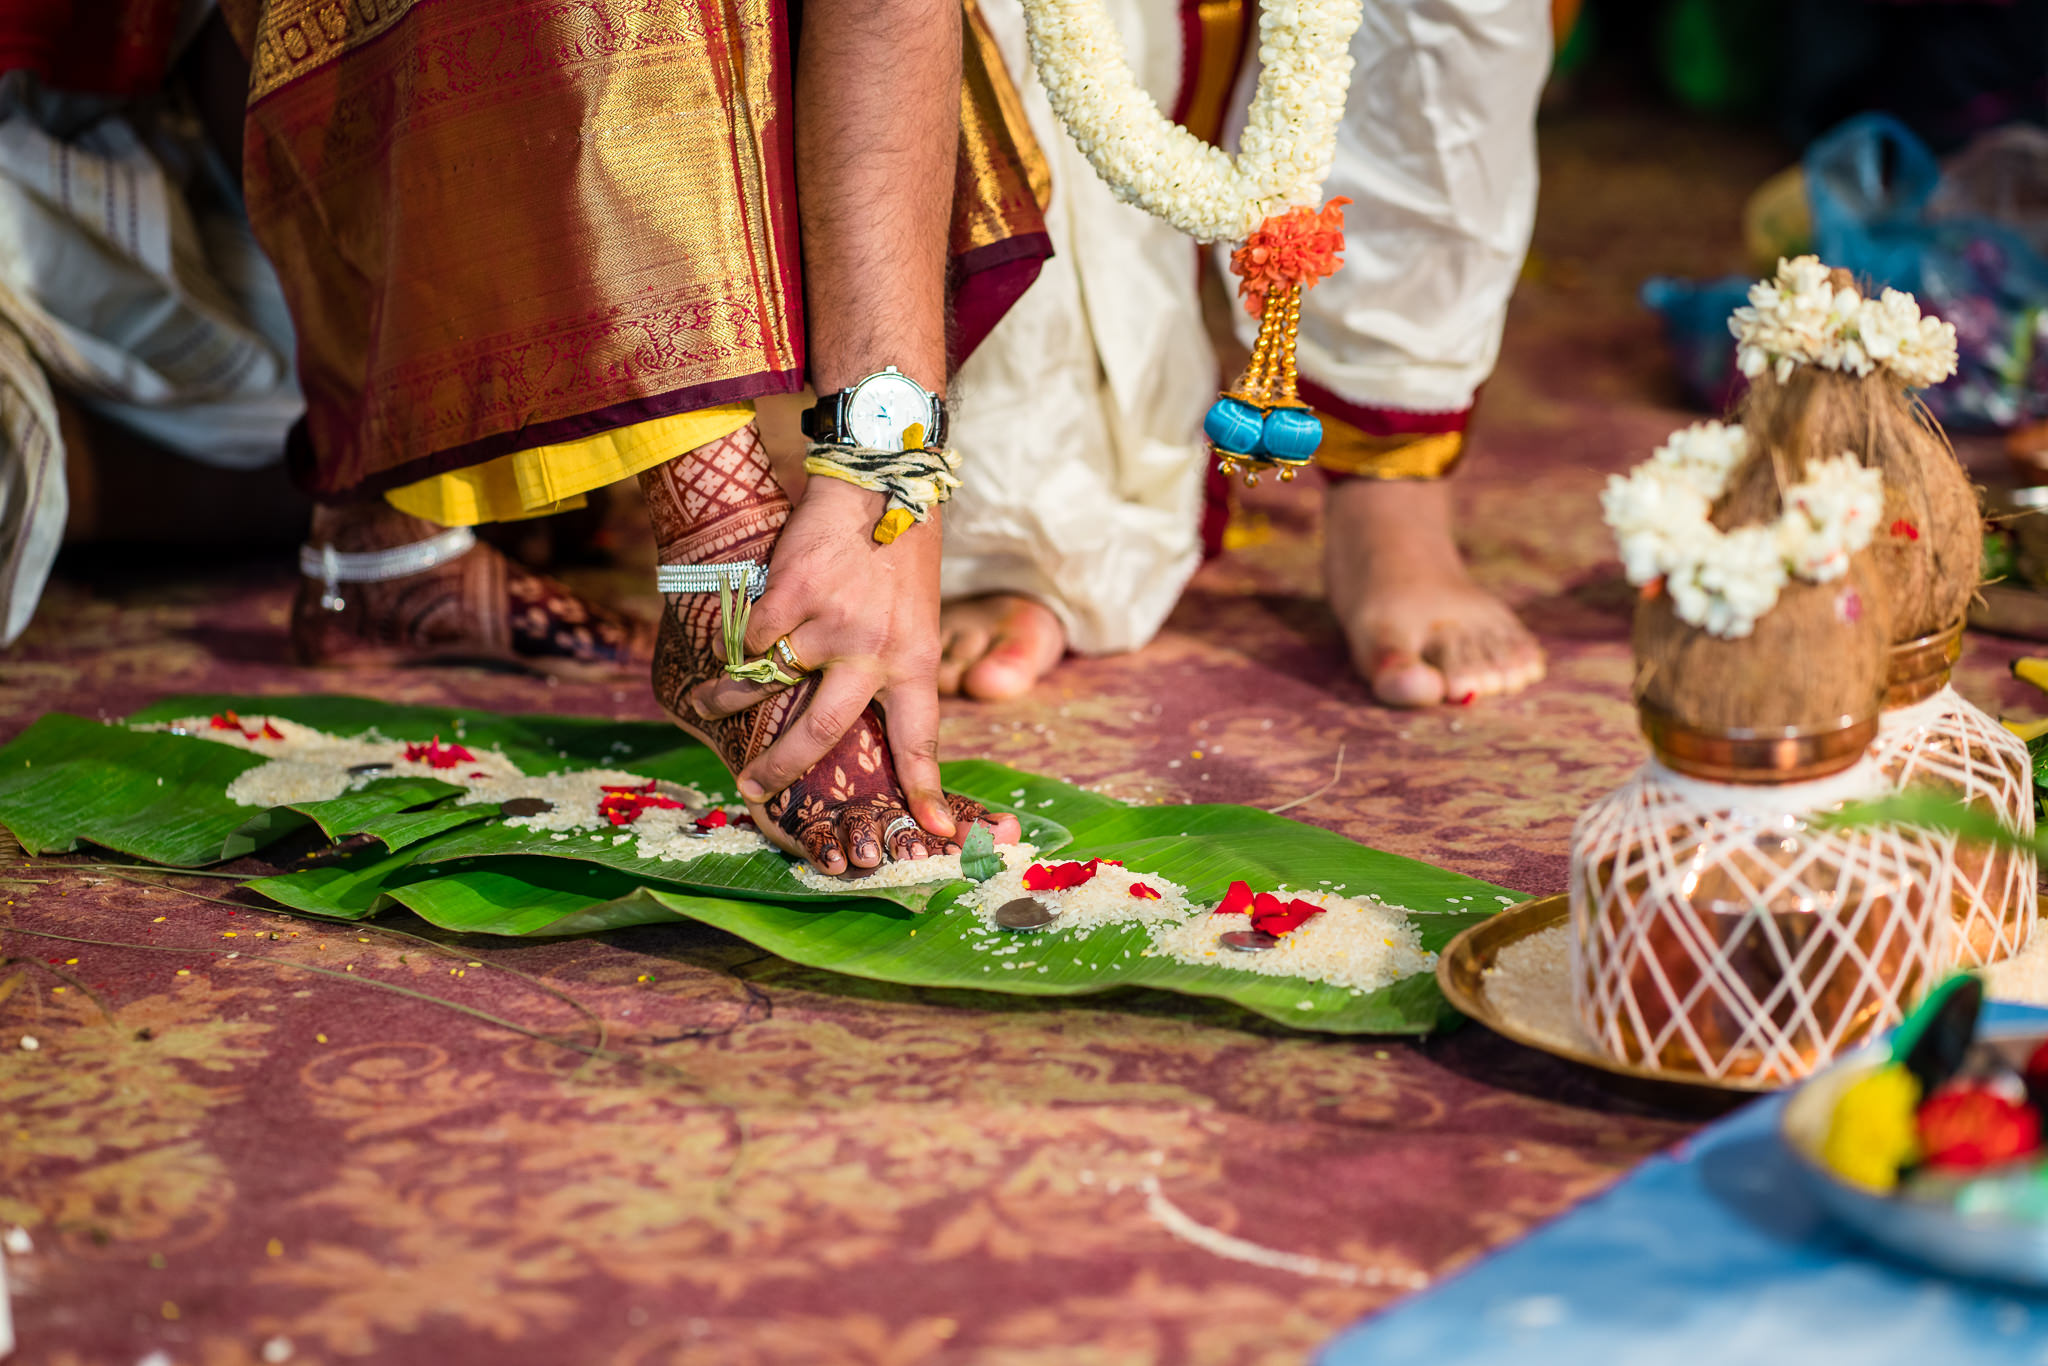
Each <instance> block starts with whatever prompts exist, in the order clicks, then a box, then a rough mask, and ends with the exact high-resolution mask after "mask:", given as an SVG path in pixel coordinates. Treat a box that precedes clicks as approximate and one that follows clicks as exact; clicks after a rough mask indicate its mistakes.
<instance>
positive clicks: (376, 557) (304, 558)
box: [299, 526, 476, 612]
mask: <svg viewBox="0 0 2048 1366" xmlns="http://www.w3.org/2000/svg"><path fill="white" fill-rule="evenodd" d="M475 546H476V533H475V532H474V531H471V530H470V529H469V528H468V527H466V526H454V527H449V528H448V529H447V530H446V531H444V532H442V533H441V534H440V535H438V536H429V537H428V538H427V539H426V540H424V541H414V542H413V543H412V544H411V545H395V546H392V547H391V548H390V549H389V550H360V551H353V550H336V549H335V548H334V547H333V546H331V545H319V546H315V545H302V546H300V547H299V572H300V573H301V574H304V575H305V576H306V577H307V578H309V579H318V580H320V590H321V591H320V605H321V606H322V607H324V608H326V609H327V610H328V611H330V612H339V611H341V610H342V609H343V608H344V607H347V606H348V602H347V600H346V599H344V598H343V597H342V596H341V588H340V586H341V585H342V584H344V583H382V582H384V581H385V580H386V579H405V578H410V577H412V576H413V575H414V574H424V573H426V572H427V571H428V570H429V569H433V568H435V567H437V566H439V565H444V564H447V563H448V562H449V561H450V560H455V559H460V558H461V557H462V556H464V555H467V554H468V553H469V552H470V551H471V550H472V549H474V548H475Z"/></svg>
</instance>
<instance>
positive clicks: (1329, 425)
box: [1316, 413, 1465, 479]
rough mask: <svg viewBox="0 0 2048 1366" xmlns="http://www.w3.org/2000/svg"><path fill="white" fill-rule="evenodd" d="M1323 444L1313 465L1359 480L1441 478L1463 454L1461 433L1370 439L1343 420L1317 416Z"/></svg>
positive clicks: (1463, 445)
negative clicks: (1319, 419)
mask: <svg viewBox="0 0 2048 1366" xmlns="http://www.w3.org/2000/svg"><path fill="white" fill-rule="evenodd" d="M1317 416H1318V417H1320V418H1322V420H1323V445H1322V449H1321V450H1319V451H1317V452H1316V464H1317V465H1319V466H1321V467H1322V468H1323V469H1326V470H1329V471H1330V472H1331V473H1333V474H1348V475H1353V476H1355V477H1357V478H1360V479H1442V478H1443V477H1444V476H1446V475H1448V474H1449V473H1450V472H1451V471H1452V470H1453V469H1455V468H1457V464H1458V461H1459V460H1461V459H1463V458H1464V455H1465V434H1464V433H1463V432H1428V433H1422V434H1412V435H1402V436H1373V435H1371V434H1370V433H1367V432H1362V431H1360V430H1358V428H1356V427H1354V426H1352V425H1351V424H1350V423H1348V422H1346V421H1344V420H1343V419H1342V418H1335V417H1332V416H1330V415H1329V414H1328V413H1318V414H1317Z"/></svg>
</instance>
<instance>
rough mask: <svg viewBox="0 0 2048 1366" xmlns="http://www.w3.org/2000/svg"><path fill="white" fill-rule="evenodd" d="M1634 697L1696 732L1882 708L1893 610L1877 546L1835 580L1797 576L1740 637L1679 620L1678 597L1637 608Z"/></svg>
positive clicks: (1810, 721) (1827, 719)
mask: <svg viewBox="0 0 2048 1366" xmlns="http://www.w3.org/2000/svg"><path fill="white" fill-rule="evenodd" d="M1634 643H1635V656H1636V682H1635V693H1636V700H1637V701H1638V702H1639V703H1642V704H1645V705H1648V706H1651V707H1655V708H1657V709H1658V710H1660V711H1663V712H1665V713H1666V714H1668V715H1669V716H1671V717H1672V718H1673V719H1674V720H1676V721H1678V722H1679V723H1680V724H1682V725H1686V726H1690V727H1693V728H1694V729H1697V730H1711V731H1720V730H1752V729H1756V728H1759V727H1768V726H1801V727H1811V728H1819V727H1825V726H1830V725H1833V724H1834V723H1836V722H1838V721H1840V720H1841V719H1842V718H1843V717H1858V718H1861V717H1869V716H1875V715H1876V714H1877V712H1878V705H1879V699H1880V697H1881V696H1882V694H1883V691H1884V679H1885V662H1886V658H1887V656H1888V654H1889V653H1890V646H1891V613H1890V611H1889V608H1888V606H1887V603H1886V599H1885V595H1884V593H1883V591H1882V590H1881V588H1880V586H1879V571H1878V567H1877V565H1876V563H1875V561H1874V559H1873V557H1872V556H1871V553H1870V552H1869V551H1867V550H1866V551H1864V552H1862V553H1861V554H1859V555H1857V556H1856V557H1855V559H1854V560H1852V561H1851V562H1850V566H1849V572H1848V573H1846V574H1844V575H1843V576H1842V577H1841V578H1839V579H1835V580H1834V581H1832V582H1830V583H1819V584H1815V583H1806V582H1804V581H1802V580H1799V579H1794V580H1792V581H1791V582H1790V583H1788V584H1786V585H1785V589H1784V591H1783V592H1782V593H1780V594H1779V595H1778V602H1777V605H1776V606H1774V607H1772V608H1771V610H1770V611H1768V612H1766V613H1764V615H1763V616H1762V617H1761V618H1760V619H1759V620H1758V621H1757V623H1756V626H1755V628H1754V629H1753V630H1752V631H1751V632H1750V633H1749V634H1748V635H1746V636H1743V637H1742V638H1740V639H1738V640H1724V639H1722V638H1720V637H1718V636H1711V635H1708V634H1707V633H1706V632H1705V631H1703V630H1701V629H1700V628H1699V627H1697V626H1691V625H1688V624H1687V623H1685V622H1683V621H1680V620H1679V618H1678V613H1677V612H1676V611H1674V610H1673V608H1672V603H1671V596H1670V594H1668V593H1658V594H1656V595H1654V596H1652V597H1649V598H1647V599H1645V600H1644V601H1643V602H1642V603H1641V604H1639V605H1638V607H1637V608H1636V619H1635V641H1634Z"/></svg>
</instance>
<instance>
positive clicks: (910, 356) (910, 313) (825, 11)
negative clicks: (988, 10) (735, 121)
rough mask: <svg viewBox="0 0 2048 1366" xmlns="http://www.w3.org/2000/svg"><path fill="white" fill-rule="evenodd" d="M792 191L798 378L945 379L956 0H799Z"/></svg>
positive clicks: (828, 383)
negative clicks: (805, 372)
mask: <svg viewBox="0 0 2048 1366" xmlns="http://www.w3.org/2000/svg"><path fill="white" fill-rule="evenodd" d="M798 52H799V54H800V60H799V63H798V68H797V76H796V165H797V205H798V214H799V218H800V220H801V224H802V230H803V252H804V296H805V311H806V313H807V315H808V317H807V325H808V330H809V335H810V364H811V379H812V382H813V384H814V385H815V386H816V387H817V390H818V392H820V393H830V392H832V391H834V390H836V389H840V388H843V387H844V386H846V385H848V384H851V383H852V382H853V381H855V380H856V379H859V378H860V377H861V376H862V375H865V374H869V373H871V372H873V371H875V370H879V369H881V368H882V367H883V366H884V365H894V366H896V367H898V368H899V369H901V370H902V371H903V372H904V373H905V374H907V375H909V376H910V377H911V378H913V379H915V380H917V381H918V382H919V383H920V384H923V385H924V386H925V387H926V388H928V389H932V390H934V391H943V390H944V388H945V380H946V240H947V229H948V223H949V221H950V216H951V210H952V201H953V167H954V160H955V157H956V155H957V152H958V147H959V138H960V0H805V4H804V7H803V38H802V42H801V44H800V45H799V48H798Z"/></svg>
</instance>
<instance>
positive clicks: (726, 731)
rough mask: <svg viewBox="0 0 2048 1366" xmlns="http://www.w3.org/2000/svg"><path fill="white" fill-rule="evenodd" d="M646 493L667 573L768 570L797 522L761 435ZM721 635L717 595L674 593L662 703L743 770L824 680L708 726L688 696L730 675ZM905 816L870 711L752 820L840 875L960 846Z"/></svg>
mask: <svg viewBox="0 0 2048 1366" xmlns="http://www.w3.org/2000/svg"><path fill="white" fill-rule="evenodd" d="M640 487H641V490H642V492H643V493H644V494H645V495H646V499H647V511H648V516H649V517H651V518H652V519H653V522H654V535H655V541H656V543H657V545H658V546H659V547H660V552H661V562H662V563H663V564H739V563H743V562H746V561H753V562H756V563H759V564H767V563H768V562H769V560H770V558H771V557H772V555H773V553H774V549H775V540H776V537H777V536H778V535H780V534H781V531H782V525H783V523H784V522H786V521H788V520H789V513H790V503H789V499H788V498H787V497H786V496H785V495H784V494H783V492H782V489H781V487H780V486H779V485H777V484H776V482H775V477H774V474H773V472H772V471H771V470H770V468H769V464H768V455H767V452H766V450H765V449H764V448H763V447H762V444H761V438H760V435H759V433H758V432H757V431H756V430H755V429H754V428H753V427H752V426H748V427H743V428H741V429H740V430H739V431H737V432H735V433H733V434H732V435H731V436H729V437H725V438H723V439H721V440H718V441H714V442H711V443H709V444H707V445H704V446H700V447H698V448H697V449H696V450H694V451H691V452H689V453H687V454H685V455H682V456H679V457H678V458H676V459H674V460H671V461H669V462H668V463H667V464H666V465H662V466H659V467H657V468H655V469H652V470H649V471H647V472H646V473H644V474H642V475H641V476H640ZM722 635H723V632H722V623H721V621H720V617H719V605H718V594H716V593H678V594H670V595H668V596H667V597H666V598H665V600H664V606H663V609H662V619H661V627H660V633H659V636H658V638H657V640H656V643H655V650H654V695H655V698H656V700H657V701H659V702H660V703H661V704H662V706H663V707H665V708H667V710H668V712H669V715H670V716H672V717H673V718H674V719H675V721H676V724H678V725H680V726H681V727H682V728H683V729H684V730H686V731H688V732H689V733H690V734H692V735H694V736H696V737H697V738H698V739H700V740H702V741H704V743H705V744H707V745H709V746H711V748H712V749H713V750H715V751H716V752H717V754H718V756H719V758H720V759H722V760H723V761H724V763H725V766H726V768H727V769H728V770H729V771H731V772H734V773H737V772H739V771H740V770H741V769H742V768H744V767H745V766H746V764H747V762H748V761H749V760H751V759H752V758H753V757H754V756H755V755H757V754H759V753H760V752H761V751H762V750H764V749H766V748H767V747H768V745H769V744H770V743H771V742H772V741H773V740H774V739H775V737H776V736H778V735H780V734H781V733H782V732H783V730H784V729H785V728H786V727H788V726H789V725H790V724H792V723H793V722H794V721H795V720H796V718H798V717H799V716H801V715H802V713H803V709H804V706H805V704H806V703H807V702H808V701H809V700H810V697H811V695H812V693H813V692H815V691H816V689H817V686H818V679H817V676H815V675H814V676H812V677H808V678H805V679H804V680H803V681H802V682H800V683H798V684H796V685H795V686H794V687H791V688H788V689H785V690H784V691H782V692H780V693H777V694H776V695H775V696H773V697H771V698H769V699H768V700H767V701H765V702H762V703H761V704H760V705H758V706H756V707H752V708H750V709H749V710H747V711H743V712H740V713H738V714H737V715H734V716H730V717H726V718H724V719H723V720H716V721H711V720H706V719H705V718H703V717H701V716H698V715H697V714H696V713H695V712H694V711H693V710H692V709H691V708H690V706H689V704H688V702H687V701H685V699H686V698H687V697H688V696H689V694H690V691H691V689H693V688H695V687H696V686H697V685H698V684H699V683H702V682H704V681H705V680H706V679H709V678H712V677H715V676H717V675H719V674H721V673H723V672H724V669H725V661H724V660H723V659H721V658H720V657H719V654H718V649H717V646H718V643H719V642H720V641H721V639H722ZM947 801H948V803H949V805H950V807H951V810H952V812H953V815H954V818H955V819H956V820H957V821H959V822H960V823H961V824H963V825H965V824H968V823H971V822H974V821H988V822H989V823H990V824H991V825H993V824H996V821H995V820H994V819H993V818H991V817H990V815H989V813H988V811H987V809H986V808H984V807H983V806H982V805H981V804H980V803H979V802H975V801H972V800H970V799H968V798H965V797H961V796H958V795H955V794H950V793H949V794H948V796H947ZM908 815H909V811H908V807H907V806H906V804H905V802H904V800H903V792H902V789H901V788H899V787H898V786H897V782H896V767H895V762H894V760H893V759H892V758H891V756H890V753H889V741H888V736H887V733H886V732H885V730H884V729H883V723H882V717H881V715H880V713H879V712H878V711H877V710H876V709H875V708H873V707H870V708H868V710H867V712H866V713H865V714H864V715H863V716H862V718H861V720H860V722H859V724H857V725H856V726H854V728H853V729H852V730H851V731H849V732H848V733H847V735H846V736H845V738H844V739H842V740H841V741H840V742H839V743H838V745H836V746H835V747H834V748H833V749H832V750H831V752H830V753H828V754H827V755H826V756H825V757H824V758H823V759H822V760H820V761H819V762H818V763H817V764H816V765H815V766H813V767H812V768H811V769H810V771H809V772H807V773H805V774H804V775H803V776H802V777H801V778H799V779H797V781H796V782H795V783H793V784H792V785H791V786H790V787H789V788H788V789H787V790H786V791H784V792H781V793H779V794H777V795H776V796H774V797H772V798H770V799H769V801H768V802H767V804H766V806H765V807H764V808H763V809H761V810H758V811H756V812H755V813H754V816H755V820H756V821H759V822H760V823H761V827H762V830H763V832H764V833H765V834H767V835H768V837H769V838H770V839H772V840H774V841H775V842H776V843H777V844H778V845H780V846H782V847H783V848H784V849H785V850H787V851H788V852H790V853H792V854H797V855H799V856H801V857H803V858H807V859H809V860H810V861H811V863H812V864H813V865H814V866H816V867H817V868H818V869H819V870H820V871H822V872H826V873H831V874H842V873H855V872H858V871H859V870H861V869H866V868H873V867H876V866H877V865H879V864H880V863H881V862H882V860H883V858H884V857H885V855H886V857H888V858H893V859H910V858H923V857H925V856H926V855H927V854H932V853H954V852H957V850H958V848H959V846H958V845H957V844H955V843H953V842H952V841H950V840H940V839H937V838H935V837H933V836H931V835H928V834H926V833H925V832H924V831H923V830H921V829H920V828H919V827H918V826H917V823H916V822H915V821H914V820H907V819H904V818H906V817H907V816H908ZM764 818H765V819H764ZM892 830H893V832H894V833H893V835H891V834H890V833H889V832H891V831H892ZM885 845H886V849H885Z"/></svg>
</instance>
